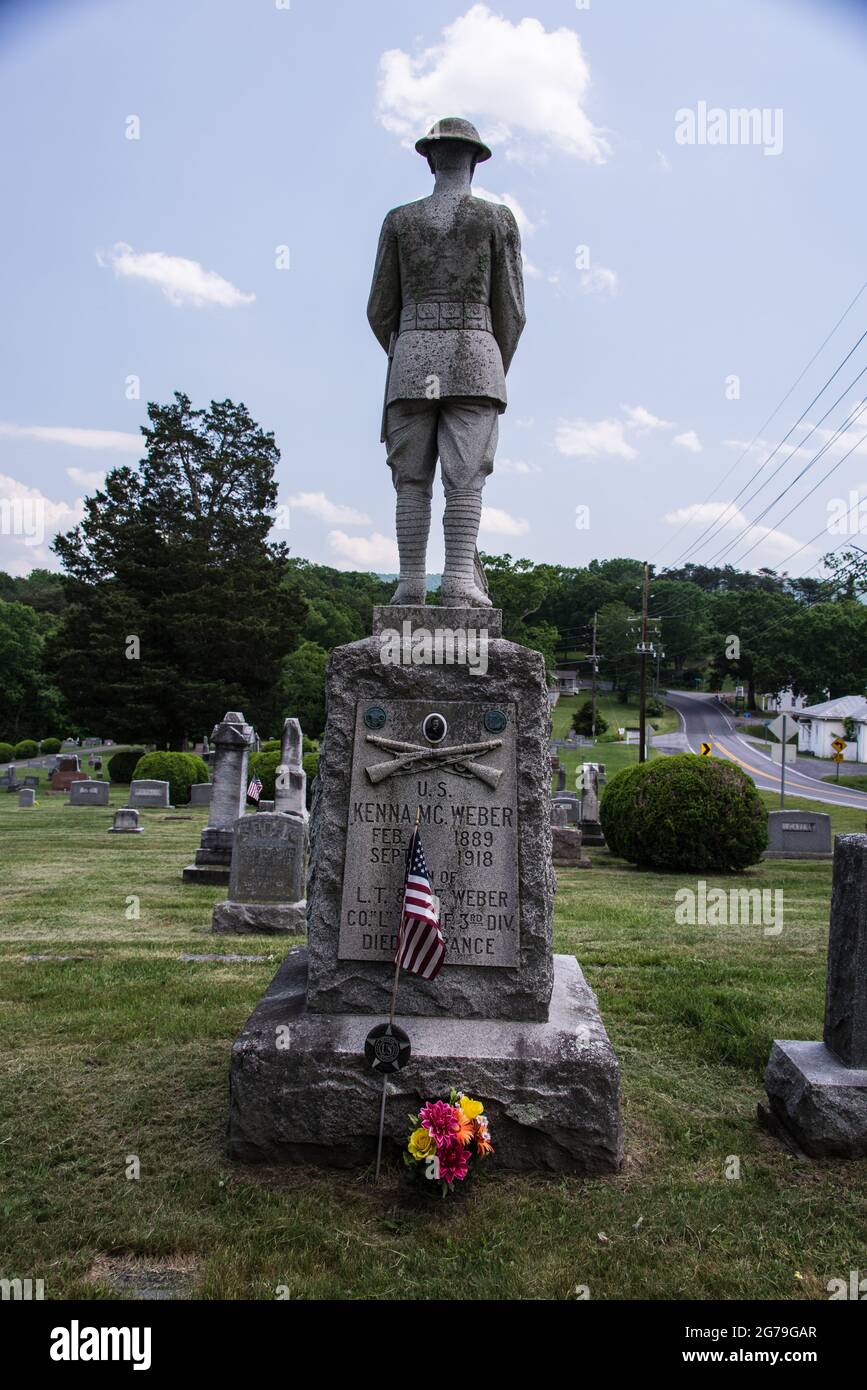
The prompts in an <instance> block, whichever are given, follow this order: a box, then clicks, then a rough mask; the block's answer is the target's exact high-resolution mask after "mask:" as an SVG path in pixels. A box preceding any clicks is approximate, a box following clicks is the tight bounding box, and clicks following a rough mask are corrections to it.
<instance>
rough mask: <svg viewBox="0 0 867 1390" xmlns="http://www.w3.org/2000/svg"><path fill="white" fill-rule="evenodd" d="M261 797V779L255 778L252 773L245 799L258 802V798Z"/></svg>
mask: <svg viewBox="0 0 867 1390" xmlns="http://www.w3.org/2000/svg"><path fill="white" fill-rule="evenodd" d="M261 795H262V778H261V777H257V776H256V775H255V773H254V774H253V776H252V778H251V779H250V785H249V787H248V788H247V799H248V801H258V800H259V797H260V796H261Z"/></svg>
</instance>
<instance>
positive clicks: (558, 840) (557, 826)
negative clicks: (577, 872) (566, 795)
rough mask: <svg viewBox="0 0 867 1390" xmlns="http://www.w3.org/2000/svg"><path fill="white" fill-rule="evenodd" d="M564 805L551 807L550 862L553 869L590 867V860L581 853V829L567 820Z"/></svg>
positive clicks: (555, 804) (591, 864) (591, 865)
mask: <svg viewBox="0 0 867 1390" xmlns="http://www.w3.org/2000/svg"><path fill="white" fill-rule="evenodd" d="M566 817H567V810H566V807H565V805H564V804H563V803H562V802H561V803H560V804H559V805H558V804H557V802H555V803H554V805H553V806H552V808H551V862H552V863H553V865H554V868H555V869H590V868H592V867H593V863H592V860H591V859H590V858H589V856H588V855H586V854H582V853H581V831H580V830H579V829H578V827H577V826H575V825H569V823H568V821H567V818H566Z"/></svg>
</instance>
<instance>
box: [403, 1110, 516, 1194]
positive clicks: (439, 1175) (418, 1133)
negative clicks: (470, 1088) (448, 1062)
mask: <svg viewBox="0 0 867 1390" xmlns="http://www.w3.org/2000/svg"><path fill="white" fill-rule="evenodd" d="M484 1112H485V1107H484V1105H483V1103H482V1101H480V1100H473V1098H472V1097H471V1096H465V1095H463V1094H462V1093H461V1092H460V1091H452V1092H451V1095H450V1096H449V1099H448V1100H447V1101H445V1100H429V1101H428V1102H427V1104H426V1105H423V1106H422V1108H421V1110H420V1111H419V1113H418V1114H417V1115H410V1117H409V1122H410V1125H411V1126H412V1133H411V1134H410V1136H409V1141H408V1143H407V1146H406V1151H405V1153H404V1155H403V1161H404V1163H405V1164H406V1165H407V1167H408V1168H410V1169H412V1170H413V1175H414V1176H415V1175H419V1174H420V1175H421V1176H422V1177H423V1178H425V1179H428V1180H430V1181H433V1182H439V1184H440V1186H441V1188H442V1195H443V1196H444V1197H445V1196H446V1195H447V1194H448V1193H449V1192H450V1191H451V1190H452V1186H453V1184H454V1183H456V1182H464V1181H465V1180H466V1178H467V1177H468V1176H469V1173H470V1169H471V1168H472V1166H473V1165H474V1163H475V1162H476V1160H477V1159H480V1158H486V1157H487V1155H488V1154H491V1153H493V1152H494V1146H493V1144H492V1143H491V1135H490V1131H489V1129H488V1120H487V1116H486V1115H485V1113H484Z"/></svg>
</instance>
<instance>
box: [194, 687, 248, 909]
mask: <svg viewBox="0 0 867 1390" xmlns="http://www.w3.org/2000/svg"><path fill="white" fill-rule="evenodd" d="M253 738H254V731H253V728H252V726H251V725H250V724H247V723H246V721H245V719H244V716H243V714H239V713H237V711H234V710H230V711H229V713H228V714H227V715H226V716H225V718H224V719H223V720H222V722H221V723H219V724H217V725H216V726H215V727H214V729H213V731H212V733H211V742H212V743H213V745H214V748H213V751H212V753H210V754H209V755H208V756H209V758H211V759H212V763H211V801H210V807H209V810H208V824H207V825H206V826H205V828H204V830H203V831H202V836H201V840H200V842H199V848H198V849H197V850H196V857H195V862H194V863H192V864H188V865H187V866H186V868H185V869H184V871H183V874H182V878H183V881H184V883H220V884H227V883H228V882H229V870H230V867H231V864H232V843H233V838H234V832H235V824H236V822H237V820H238V818H239V817H240V816H243V814H244V809H245V806H246V804H247V759H248V756H249V752H250V746H251V744H252V742H253Z"/></svg>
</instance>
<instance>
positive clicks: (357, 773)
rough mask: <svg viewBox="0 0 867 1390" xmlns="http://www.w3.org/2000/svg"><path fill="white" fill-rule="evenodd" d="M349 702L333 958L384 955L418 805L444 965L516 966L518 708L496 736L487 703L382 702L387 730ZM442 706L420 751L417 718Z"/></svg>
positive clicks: (393, 934) (388, 956) (388, 954)
mask: <svg viewBox="0 0 867 1390" xmlns="http://www.w3.org/2000/svg"><path fill="white" fill-rule="evenodd" d="M367 708H368V703H367V702H364V704H363V705H359V707H358V708H357V710H356V721H355V742H354V747H353V757H352V780H351V790H350V798H349V816H348V821H347V837H346V861H345V869H344V877H343V902H342V907H341V915H340V945H339V950H338V955H339V958H340V959H341V960H374V961H390V960H392V958H393V956H394V952H395V948H396V945H397V930H398V926H399V923H400V905H401V897H402V893H403V877H404V869H405V861H406V851H407V847H408V845H409V841H410V837H411V835H412V831H413V827H414V825H415V821H416V815H417V813H418V812H419V810H420V825H421V834H422V841H423V843H424V850H425V858H426V860H427V865H428V870H429V872H430V875H431V882H432V886H433V891H434V893H435V894H436V895H437V897H438V898H439V899H440V921H441V924H442V928H443V933H444V935H445V938H446V942H447V944H448V954H447V956H446V965H484V966H514V965H517V964H518V958H519V946H520V915H519V903H518V810H517V787H516V776H515V711H514V707H513V706H506V707H505V709H504V714H505V716H506V724H505V727H504V728H503V730H502V731H501V732H499V731H498V734H497V737H496V738H491V735H490V733H489V732H488V730H487V729H486V727H485V723H484V720H485V715H486V714H487V713H488V711H489V709H490V706H489V705H488V704H486V703H483V702H481V701H480V702H473V701H445V702H444V701H439V702H438V703H437V704H436V705H434V704H430V703H428V702H427V701H424V700H390V701H388V702H387V713H388V729H389V737H388V738H387V739H386V738H383V737H381V736H377V735H371V733H370V730H369V727H366V726H365V721H364V714H365V711H366V710H367ZM435 712H439V713H441V714H442V715H443V716H444V717H445V718H446V720H447V722H448V735H447V739H446V741H445V742H444V743H442V744H440V745H438V747H437V748H436V750H435V751H434V750H432V749H431V748H430V746H427V747H425V746H424V743H425V740H424V735H423V732H422V728H423V724H424V720H425V718H426V717H427V715H429V714H431V713H435Z"/></svg>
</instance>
